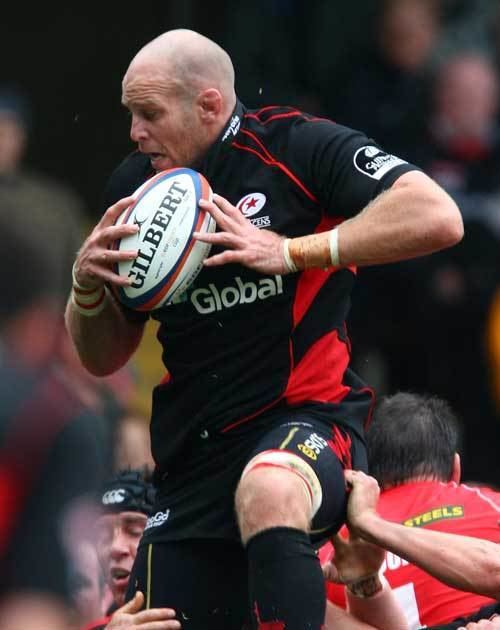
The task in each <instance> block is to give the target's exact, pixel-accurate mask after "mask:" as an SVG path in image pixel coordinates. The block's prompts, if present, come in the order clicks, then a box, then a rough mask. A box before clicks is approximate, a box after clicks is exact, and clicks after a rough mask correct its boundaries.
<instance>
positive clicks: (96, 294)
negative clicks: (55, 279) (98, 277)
mask: <svg viewBox="0 0 500 630" xmlns="http://www.w3.org/2000/svg"><path fill="white" fill-rule="evenodd" d="M107 298H108V288H107V287H106V286H102V287H99V288H97V289H94V290H93V291H81V290H80V289H78V288H77V287H73V290H72V291H71V303H72V305H73V308H74V309H75V311H77V312H78V313H80V315H84V316H85V317H95V316H96V315H99V313H100V312H101V311H102V310H103V309H104V307H105V306H106V302H107Z"/></svg>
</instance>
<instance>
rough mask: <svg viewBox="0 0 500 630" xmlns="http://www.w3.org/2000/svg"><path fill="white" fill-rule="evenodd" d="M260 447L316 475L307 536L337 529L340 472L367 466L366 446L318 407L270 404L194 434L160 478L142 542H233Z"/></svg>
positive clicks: (316, 537) (341, 510) (342, 505)
mask: <svg viewBox="0 0 500 630" xmlns="http://www.w3.org/2000/svg"><path fill="white" fill-rule="evenodd" d="M267 450H286V451H289V452H291V453H293V454H294V455H297V456H298V457H300V458H301V459H302V460H304V461H305V462H307V464H309V465H310V466H311V467H312V468H313V470H314V471H315V473H316V475H317V477H318V479H319V481H320V484H321V488H322V494H323V500H322V504H321V506H320V508H319V510H318V512H317V514H316V515H315V516H314V519H313V522H312V528H311V540H312V542H318V543H319V542H321V541H322V540H325V539H326V538H327V537H328V536H329V535H330V534H331V533H333V532H335V531H337V530H338V529H339V528H340V526H341V525H342V523H343V522H344V520H345V509H346V502H347V495H346V490H345V483H344V475H343V470H344V469H345V468H350V467H356V468H358V469H363V470H366V453H365V447H364V443H363V441H362V439H360V438H359V437H358V436H357V434H355V433H354V432H353V431H349V429H348V428H347V427H341V426H340V425H338V424H337V425H332V423H331V414H330V413H328V412H327V411H325V410H323V409H322V408H321V406H310V407H301V408H293V409H290V408H286V409H283V408H282V409H279V410H273V412H271V413H267V414H266V415H265V416H262V417H261V418H259V419H257V420H253V421H252V422H251V423H249V425H248V426H246V427H239V428H237V429H234V430H232V431H230V432H227V433H225V434H221V433H219V434H215V435H213V436H211V435H207V434H206V431H205V432H203V434H201V435H199V436H196V437H195V438H193V439H192V440H191V442H190V443H189V444H188V445H187V446H186V448H185V451H184V452H183V453H182V454H181V457H179V458H178V460H177V463H176V464H175V466H173V467H172V468H170V469H169V470H168V471H167V473H166V475H164V478H163V479H162V480H161V481H160V483H159V488H158V493H157V499H156V506H155V510H154V514H153V516H152V517H150V519H149V520H148V523H147V525H146V529H145V531H144V535H143V539H142V541H141V545H146V544H149V543H153V542H161V541H172V540H185V539H194V538H197V539H202V538H206V539H207V538H208V539H229V540H233V541H235V542H239V540H240V537H239V532H238V527H237V522H236V517H235V510H234V495H235V491H236V488H237V485H238V482H239V480H240V477H241V473H242V472H243V469H244V468H245V466H246V464H247V463H248V462H249V461H250V460H251V459H252V458H253V457H254V456H255V455H257V454H258V453H261V452H263V451H267ZM353 461H354V463H353Z"/></svg>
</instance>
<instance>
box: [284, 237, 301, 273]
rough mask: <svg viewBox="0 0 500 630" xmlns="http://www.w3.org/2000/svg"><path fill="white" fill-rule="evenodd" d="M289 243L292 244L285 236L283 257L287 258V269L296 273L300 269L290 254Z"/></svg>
mask: <svg viewBox="0 0 500 630" xmlns="http://www.w3.org/2000/svg"><path fill="white" fill-rule="evenodd" d="M289 245H290V239H289V238H285V240H284V241H283V258H284V259H285V267H286V270H287V271H288V272H289V273H295V272H296V271H298V269H297V265H296V264H295V263H294V262H293V259H292V257H291V256H290V250H289Z"/></svg>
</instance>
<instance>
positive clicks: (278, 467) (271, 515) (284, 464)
mask: <svg viewBox="0 0 500 630" xmlns="http://www.w3.org/2000/svg"><path fill="white" fill-rule="evenodd" d="M280 455H282V456H281V457H280V459H278V460H276V458H275V457H273V456H272V455H271V456H269V455H267V454H266V453H263V454H260V455H258V456H256V457H255V458H254V459H253V460H252V461H251V462H250V463H249V464H248V465H247V467H246V468H245V470H244V472H243V474H242V477H241V480H240V483H239V486H238V489H237V492H236V512H237V515H238V522H239V525H240V531H241V535H242V538H243V541H244V542H246V540H247V539H248V538H249V537H251V536H253V535H254V534H256V533H258V532H259V531H262V530H264V529H268V528H269V527H294V528H298V529H302V530H304V531H307V530H308V528H309V524H310V521H311V519H312V517H313V516H314V514H315V512H316V511H317V510H318V509H319V506H320V504H321V486H320V484H319V480H318V478H317V477H316V475H315V473H314V471H313V470H312V469H310V467H309V466H308V465H307V464H306V463H305V462H303V460H301V459H300V458H298V457H297V456H295V455H293V454H290V453H283V454H280Z"/></svg>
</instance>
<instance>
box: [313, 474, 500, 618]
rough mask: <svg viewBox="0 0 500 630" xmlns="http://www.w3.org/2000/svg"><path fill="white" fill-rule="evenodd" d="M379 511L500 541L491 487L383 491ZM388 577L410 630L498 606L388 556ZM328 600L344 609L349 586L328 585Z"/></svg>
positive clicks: (419, 486) (497, 503)
mask: <svg viewBox="0 0 500 630" xmlns="http://www.w3.org/2000/svg"><path fill="white" fill-rule="evenodd" d="M378 512H379V513H380V515H381V516H383V517H384V518H385V519H387V520H389V521H394V522H398V523H403V524H405V525H407V526H408V527H427V528H429V529H435V530H438V531H443V532H448V533H450V534H461V535H463V536H473V537H476V538H483V539H485V540H491V541H492V542H496V543H500V492H495V491H494V490H492V489H490V488H484V487H472V486H468V485H465V484H460V485H458V484H456V483H453V482H451V483H440V482H435V481H428V482H418V483H409V484H405V485H402V486H398V487H396V488H391V489H390V490H387V491H385V492H383V493H382V495H381V497H380V501H379V505H378ZM319 554H320V560H321V564H325V563H326V562H328V561H329V560H330V559H331V557H332V555H333V547H332V545H331V543H327V544H326V545H324V546H323V547H322V548H321V549H320V552H319ZM383 571H384V575H385V577H386V578H387V581H388V582H389V584H390V585H391V587H392V589H393V590H394V592H395V595H396V597H397V598H398V600H399V602H400V604H401V605H402V607H403V609H404V611H405V614H406V616H407V619H408V623H409V625H410V628H411V629H416V628H421V627H422V626H432V625H437V624H442V623H446V622H449V621H452V620H454V619H457V618H459V617H464V616H467V615H470V614H472V613H474V612H475V611H477V610H478V608H480V607H481V606H486V605H488V604H491V603H494V600H491V599H489V598H487V597H481V596H479V595H475V594H474V593H465V592H463V591H458V590H456V589H453V588H450V587H448V586H446V585H445V584H443V583H442V582H440V581H439V580H436V579H435V578H433V577H432V576H430V575H429V574H428V573H426V572H425V571H423V570H421V569H419V568H418V567H416V566H414V565H413V564H410V563H408V562H407V561H406V560H403V559H401V558H399V557H398V556H396V555H395V554H393V553H390V552H388V553H387V555H386V560H385V562H384V565H383ZM327 594H328V599H329V600H330V601H332V602H333V603H335V604H337V605H339V606H342V607H344V608H345V596H344V587H343V586H341V585H338V584H331V583H328V584H327Z"/></svg>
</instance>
